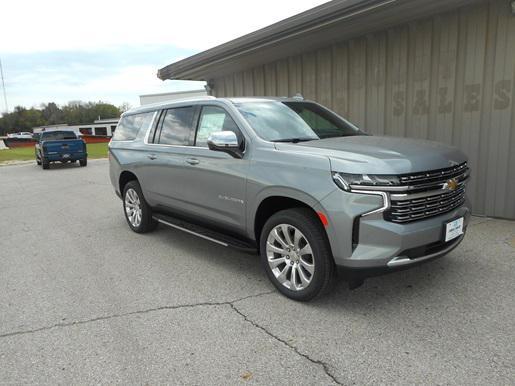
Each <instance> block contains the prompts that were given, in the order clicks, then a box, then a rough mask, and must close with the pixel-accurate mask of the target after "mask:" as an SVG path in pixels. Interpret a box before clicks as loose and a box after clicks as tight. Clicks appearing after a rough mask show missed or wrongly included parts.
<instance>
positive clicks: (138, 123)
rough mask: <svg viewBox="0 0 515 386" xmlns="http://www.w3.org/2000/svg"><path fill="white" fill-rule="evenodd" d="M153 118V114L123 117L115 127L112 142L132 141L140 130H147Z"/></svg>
mask: <svg viewBox="0 0 515 386" xmlns="http://www.w3.org/2000/svg"><path fill="white" fill-rule="evenodd" d="M153 116H154V112H149V113H142V114H134V115H125V116H123V117H122V119H120V122H119V123H118V126H117V127H116V131H115V132H114V135H113V141H133V140H134V139H136V137H137V136H138V133H139V131H140V130H141V129H143V130H146V129H148V126H149V125H150V123H151V122H152V117H153Z"/></svg>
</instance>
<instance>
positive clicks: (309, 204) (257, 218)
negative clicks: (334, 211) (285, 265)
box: [249, 190, 323, 246]
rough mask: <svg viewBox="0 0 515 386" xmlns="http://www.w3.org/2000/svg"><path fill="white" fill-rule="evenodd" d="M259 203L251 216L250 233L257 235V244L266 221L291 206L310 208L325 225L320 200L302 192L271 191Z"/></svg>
mask: <svg viewBox="0 0 515 386" xmlns="http://www.w3.org/2000/svg"><path fill="white" fill-rule="evenodd" d="M258 202H259V203H258V204H257V205H256V207H255V209H254V210H253V212H252V215H251V216H250V218H251V222H250V224H249V227H250V228H251V229H250V234H251V235H253V236H254V237H255V240H256V244H257V245H258V246H259V239H260V237H261V231H262V229H263V226H264V225H265V223H266V221H267V220H268V219H269V218H270V217H271V216H272V215H274V214H275V213H277V212H279V211H281V210H285V209H291V208H308V209H310V210H311V211H312V212H313V214H314V215H315V216H316V218H317V219H318V220H319V221H320V224H321V225H323V223H322V220H321V219H320V216H319V213H320V211H321V206H320V204H319V203H318V201H317V200H316V199H315V198H313V197H311V196H309V195H307V194H305V193H302V192H298V191H295V190H294V191H293V192H284V191H270V192H268V194H266V195H263V196H262V197H260V199H259V200H258Z"/></svg>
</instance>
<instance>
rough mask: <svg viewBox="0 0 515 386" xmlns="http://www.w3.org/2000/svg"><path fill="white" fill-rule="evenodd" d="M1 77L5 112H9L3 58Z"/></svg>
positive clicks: (0, 64) (0, 65) (0, 68)
mask: <svg viewBox="0 0 515 386" xmlns="http://www.w3.org/2000/svg"><path fill="white" fill-rule="evenodd" d="M0 78H2V90H3V91H4V103H5V113H6V114H7V113H8V112H9V106H8V105H7V94H6V93H5V81H4V68H3V67H2V59H1V58H0Z"/></svg>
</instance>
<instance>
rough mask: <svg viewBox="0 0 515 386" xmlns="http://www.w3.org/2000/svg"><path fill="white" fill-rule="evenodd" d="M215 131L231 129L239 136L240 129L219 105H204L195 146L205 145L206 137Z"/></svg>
mask: <svg viewBox="0 0 515 386" xmlns="http://www.w3.org/2000/svg"><path fill="white" fill-rule="evenodd" d="M215 131H232V132H234V133H236V136H238V139H241V138H240V131H239V129H238V126H236V123H234V121H233V119H232V118H231V117H230V115H229V114H228V113H227V112H226V111H225V110H224V109H222V108H221V107H216V106H205V107H203V108H202V113H201V115H200V121H199V125H198V129H197V137H196V140H195V145H196V146H202V147H207V139H208V138H209V136H210V135H211V133H213V132H215Z"/></svg>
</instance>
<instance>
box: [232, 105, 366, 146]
mask: <svg viewBox="0 0 515 386" xmlns="http://www.w3.org/2000/svg"><path fill="white" fill-rule="evenodd" d="M236 107H237V108H238V110H240V112H241V113H242V115H243V116H244V117H245V119H246V120H247V121H248V123H249V124H250V126H252V128H253V129H254V130H255V131H256V133H257V134H258V135H259V136H260V137H261V138H264V139H266V140H268V141H296V140H316V139H321V138H322V139H323V138H332V137H345V136H350V135H360V134H362V132H360V131H359V129H358V128H357V127H355V126H353V125H352V124H350V123H349V122H347V121H345V120H343V119H341V118H340V117H338V116H337V115H335V114H333V113H332V112H330V111H329V110H327V109H325V108H323V107H321V106H319V105H316V104H314V103H309V102H275V101H263V102H261V101H260V102H244V103H239V104H237V105H236Z"/></svg>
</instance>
